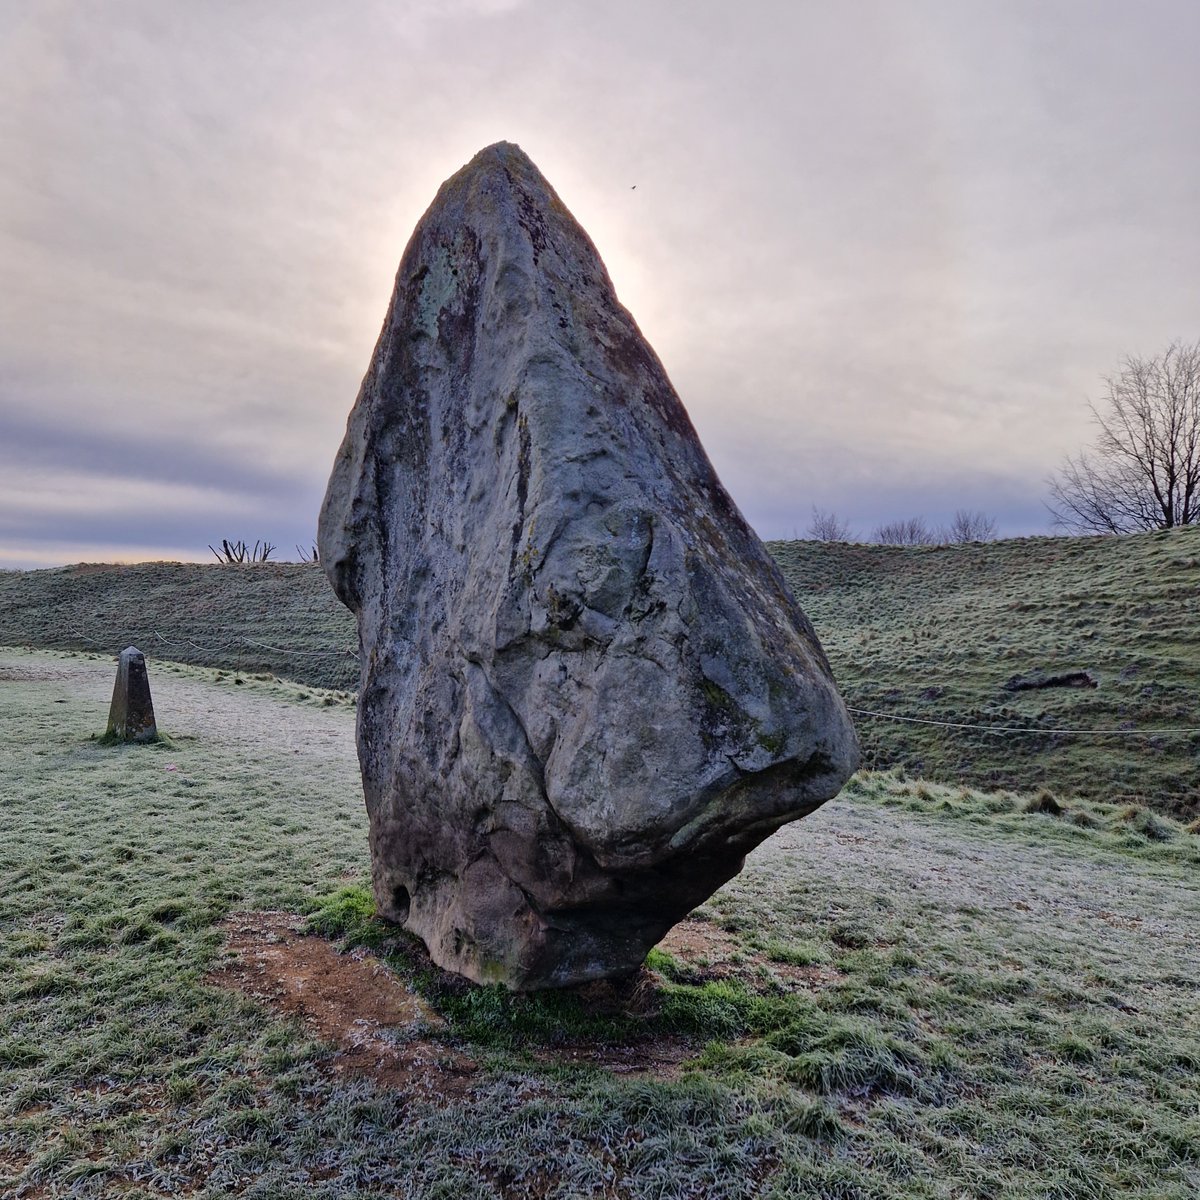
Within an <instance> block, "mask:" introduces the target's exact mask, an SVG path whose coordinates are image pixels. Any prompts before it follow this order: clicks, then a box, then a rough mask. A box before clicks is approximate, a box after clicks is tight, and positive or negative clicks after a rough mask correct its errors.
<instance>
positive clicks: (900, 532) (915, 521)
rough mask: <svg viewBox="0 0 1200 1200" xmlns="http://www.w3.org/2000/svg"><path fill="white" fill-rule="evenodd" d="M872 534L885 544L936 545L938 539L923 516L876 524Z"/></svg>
mask: <svg viewBox="0 0 1200 1200" xmlns="http://www.w3.org/2000/svg"><path fill="white" fill-rule="evenodd" d="M872 536H873V537H874V539H875V540H876V541H877V542H881V543H882V544H883V545H885V546H936V545H937V543H938V540H939V539H938V535H937V534H936V533H934V531H933V530H932V529H930V528H929V526H928V525H926V524H925V518H924V517H908V518H906V519H904V520H900V521H888V522H886V523H885V524H883V525H877V526H876V527H875V532H874V534H873V535H872Z"/></svg>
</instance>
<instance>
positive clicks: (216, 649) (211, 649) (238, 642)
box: [67, 626, 358, 659]
mask: <svg viewBox="0 0 1200 1200" xmlns="http://www.w3.org/2000/svg"><path fill="white" fill-rule="evenodd" d="M67 632H68V633H69V634H70V635H71V636H72V637H77V638H79V639H80V641H84V642H89V643H90V644H91V645H93V646H103V647H104V648H105V649H110V648H111V647H112V646H113V645H114V644H115V642H118V641H124V640H125V639H124V638H109V639H107V640H104V641H102V640H100V639H98V638H94V637H90V636H89V635H88V634H86V633H83V632H82V631H81V630H79V629H72V628H71V627H69V626H68V628H67ZM150 635H151V637H153V638H154V639H155V640H156V641H158V642H161V643H162V644H163V645H164V646H173V647H176V648H178V647H180V646H190V647H191V648H192V649H193V650H199V651H200V653H201V654H226V653H228V652H229V651H230V650H233V651H237V650H239V649H240V648H241V647H242V646H254V647H257V648H259V649H262V650H270V651H271V653H272V654H282V655H285V656H287V657H298V658H343V657H346V656H349V657H350V658H353V659H357V658H358V651H357V650H353V649H351V648H350V647H348V646H346V647H343V648H342V649H340V650H302V649H299V648H297V647H290V648H289V647H285V646H272V645H270V644H269V643H267V642H260V641H258V640H257V639H256V638H248V637H238V638H230V639H227V640H225V641H223V642H220V643H219V644H218V645H216V646H202V645H200V643H199V642H194V641H192V639H191V638H188V637H184V638H169V637H165V636H164V635H163V634H161V633H159V632H158V630H157V629H151V630H150Z"/></svg>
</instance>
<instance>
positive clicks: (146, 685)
mask: <svg viewBox="0 0 1200 1200" xmlns="http://www.w3.org/2000/svg"><path fill="white" fill-rule="evenodd" d="M105 737H107V738H111V739H112V740H113V741H117V742H152V741H154V740H155V739H156V738H157V737H158V728H157V726H156V725H155V724H154V703H153V701H151V699H150V676H149V675H148V674H147V673H146V656H145V655H144V654H143V653H142V652H141V651H140V650H138V649H137V648H136V647H134V646H127V647H126V648H125V649H124V650H122V651H121V657H120V660H119V665H118V667H117V682H116V685H115V686H114V687H113V698H112V707H111V708H110V709H109V710H108V730H107V732H106V733H105Z"/></svg>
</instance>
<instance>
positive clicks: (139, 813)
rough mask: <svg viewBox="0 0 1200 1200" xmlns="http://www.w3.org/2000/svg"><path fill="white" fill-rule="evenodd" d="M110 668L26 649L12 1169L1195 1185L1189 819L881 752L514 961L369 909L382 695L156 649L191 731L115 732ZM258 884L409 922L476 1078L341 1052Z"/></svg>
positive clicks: (458, 1180) (276, 1179)
mask: <svg viewBox="0 0 1200 1200" xmlns="http://www.w3.org/2000/svg"><path fill="white" fill-rule="evenodd" d="M111 675H112V670H111V663H110V662H109V661H107V660H106V659H104V658H102V657H100V658H96V659H94V660H88V659H83V658H79V657H77V656H55V655H51V654H13V653H8V652H0V813H3V818H4V828H5V836H4V838H3V839H2V840H0V1194H4V1195H6V1196H8V1195H12V1196H14V1197H24V1196H29V1197H33V1196H37V1197H42V1196H50V1195H73V1196H84V1197H87V1196H124V1197H137V1198H140V1200H145V1198H146V1197H163V1196H173V1195H180V1194H187V1195H194V1196H198V1197H201V1198H205V1200H207V1198H213V1200H215V1198H216V1197H224V1196H228V1195H244V1196H253V1197H263V1198H266V1197H270V1198H272V1200H288V1198H290V1197H297V1198H298V1197H301V1196H304V1197H315V1198H317V1200H322V1198H324V1200H334V1198H336V1200H348V1198H350V1197H384V1196H388V1197H394V1196H409V1197H422V1198H425V1197H454V1198H455V1200H463V1198H471V1197H480V1198H483V1197H488V1198H494V1197H527V1196H537V1197H560V1198H564V1200H565V1198H566V1197H579V1196H589V1197H591V1196H602V1197H604V1196H606V1197H631V1198H632V1197H656V1198H659V1200H667V1198H674V1197H711V1198H713V1200H721V1198H724V1197H750V1196H763V1197H778V1198H783V1197H788V1198H793V1197H797V1196H822V1197H839V1198H843V1200H868V1198H883V1197H928V1198H930V1200H934V1198H937V1200H942V1198H945V1200H950V1198H951V1197H968V1196H969V1197H995V1198H1001V1197H1003V1198H1012V1200H1017V1198H1018V1197H1020V1198H1022V1200H1023V1198H1026V1197H1030V1196H1039V1197H1072V1198H1075V1197H1084V1196H1086V1197H1096V1198H1106V1197H1114V1198H1115V1197H1118V1196H1120V1197H1155V1198H1156V1200H1171V1198H1175V1200H1184V1198H1185V1197H1191V1196H1194V1195H1195V1194H1196V1191H1197V1189H1198V1188H1200V1123H1198V1119H1197V1114H1198V1112H1200V1029H1198V1027H1197V1022H1196V1015H1195V1013H1196V1008H1195V1002H1196V995H1197V992H1198V991H1200V965H1198V964H1197V961H1196V957H1195V952H1194V951H1195V939H1194V933H1195V929H1196V926H1197V922H1198V921H1200V900H1198V898H1197V893H1196V890H1195V886H1194V880H1195V872H1196V867H1197V865H1198V864H1200V850H1198V849H1197V846H1198V845H1200V838H1197V836H1196V835H1195V834H1192V833H1188V832H1187V831H1186V830H1185V828H1184V827H1183V826H1182V825H1181V824H1179V823H1176V822H1173V821H1170V820H1168V819H1166V818H1164V817H1154V818H1152V819H1151V815H1150V814H1145V813H1143V814H1141V815H1138V814H1137V813H1132V814H1131V813H1129V812H1127V811H1125V810H1123V809H1120V808H1117V807H1113V806H1106V805H1097V804H1089V803H1086V802H1073V803H1071V804H1070V805H1068V806H1067V807H1066V808H1065V809H1064V810H1063V811H1060V812H1058V813H1057V814H1055V813H1054V812H1053V810H1052V808H1051V806H1050V804H1049V803H1048V802H1047V801H1046V799H1045V797H1042V798H1040V799H1039V798H1036V797H1032V796H1023V795H1012V794H1007V793H994V792H993V793H984V792H978V791H975V790H972V789H968V788H943V787H938V786H936V785H930V784H923V783H919V782H910V781H906V780H905V779H903V778H901V777H899V776H897V775H895V774H876V775H867V776H865V777H862V778H861V779H860V780H859V781H858V782H856V783H855V785H853V786H852V787H851V788H850V789H849V790H848V791H847V793H846V794H845V795H844V796H843V797H841V798H839V799H838V800H837V801H835V802H833V803H832V804H830V805H827V806H826V807H825V808H824V809H823V810H821V811H820V812H819V813H818V814H816V815H814V816H813V817H811V818H809V819H807V820H805V821H803V822H801V823H799V824H797V825H796V826H793V827H789V828H787V829H785V830H783V831H781V832H780V833H779V834H777V835H776V836H775V837H773V838H772V839H770V841H769V842H768V843H766V844H765V845H764V846H763V847H761V848H760V849H759V851H756V852H755V854H754V855H753V856H752V857H751V859H750V860H749V863H748V865H747V869H746V871H745V872H744V873H743V874H742V875H741V876H739V877H738V878H737V879H736V880H734V881H733V882H732V883H731V884H730V885H728V886H727V887H725V888H723V889H722V890H721V891H720V892H719V893H718V894H717V895H716V896H715V897H713V899H712V900H711V901H710V902H709V903H708V904H707V905H705V906H704V907H703V908H702V909H701V910H699V912H698V913H697V914H695V918H694V920H693V921H691V922H689V928H690V929H691V931H692V936H693V941H692V942H691V943H686V942H684V943H671V942H668V943H667V944H666V946H665V948H664V949H661V950H659V951H657V952H655V954H654V955H652V957H651V966H652V967H653V971H651V972H648V973H647V974H645V975H644V976H643V977H642V978H641V980H640V981H638V982H637V985H636V987H632V988H630V989H628V990H626V991H625V992H623V993H619V994H614V995H610V996H609V997H607V999H605V998H603V997H601V998H598V997H597V996H596V995H595V994H594V993H582V994H569V993H568V994H557V995H553V996H548V997H541V998H532V999H529V998H526V999H522V998H514V997H510V996H508V995H507V994H505V993H502V992H499V991H496V990H494V989H480V988H474V987H470V986H468V985H465V984H462V983H459V982H456V981H455V980H452V979H450V978H448V977H446V976H444V975H442V974H440V973H439V972H437V971H435V970H433V969H432V968H430V967H429V965H428V963H427V962H426V961H425V960H424V958H423V956H422V955H421V954H419V953H418V952H416V951H415V950H414V948H413V947H412V946H411V945H410V944H409V943H407V942H406V941H404V940H403V939H400V938H397V937H396V936H395V935H394V934H393V933H392V932H390V931H389V930H387V929H386V928H384V927H381V926H378V925H377V924H375V923H374V922H373V921H372V920H371V919H370V917H369V907H370V905H369V902H365V903H364V900H363V897H364V892H363V886H364V884H365V874H366V869H367V861H366V845H365V822H364V818H363V814H362V811H361V808H362V805H361V793H360V790H359V783H358V777H357V771H356V766H355V760H354V750H353V716H352V712H351V710H350V709H349V707H347V706H345V705H341V704H337V703H332V704H327V703H326V702H325V701H326V699H328V696H326V695H322V694H321V693H317V692H314V691H312V690H311V689H295V688H293V689H283V690H281V689H280V686H279V685H277V684H273V683H270V682H268V681H261V682H260V681H256V680H253V679H251V680H248V681H247V682H244V683H242V684H236V683H234V681H233V677H231V676H229V675H223V676H221V677H217V676H216V675H215V673H211V672H196V671H191V670H188V669H184V668H180V669H178V670H176V671H160V672H159V673H158V676H157V682H156V689H157V690H156V702H157V705H158V709H159V719H160V725H161V727H162V728H164V729H165V730H166V731H167V732H168V733H169V735H170V737H171V741H170V742H169V743H165V744H161V745H158V746H151V747H118V748H107V749H106V748H103V747H100V746H98V745H97V744H96V742H95V741H94V740H93V735H94V734H95V733H96V732H97V731H98V730H99V729H101V728H102V727H103V719H104V713H105V711H106V708H107V699H108V690H109V689H110V687H111ZM263 910H286V911H291V912H302V913H307V914H308V915H309V918H310V919H311V920H312V921H313V923H314V925H315V927H316V928H318V929H319V930H320V931H321V937H320V938H318V937H315V936H314V937H310V938H307V939H302V941H303V942H304V943H306V944H316V943H318V942H320V944H322V945H323V944H325V943H324V941H323V940H322V938H332V939H334V942H335V944H336V945H339V946H345V947H346V948H349V947H351V946H354V945H358V944H363V945H366V946H368V947H370V948H372V949H373V951H374V952H376V953H378V954H379V955H382V956H384V957H385V958H386V959H387V960H388V961H389V962H390V963H391V964H392V966H393V968H394V969H395V971H396V972H397V973H398V977H399V979H400V981H401V985H402V986H404V988H405V990H406V993H409V992H410V993H412V994H413V995H415V996H419V997H421V998H422V1002H423V1003H424V1004H425V1005H427V1006H428V1009H427V1011H428V1012H429V1013H430V1014H431V1015H430V1019H429V1021H427V1022H426V1024H425V1026H423V1027H422V1028H420V1029H401V1028H398V1029H395V1030H393V1031H392V1032H391V1034H390V1035H389V1036H390V1038H391V1041H392V1042H393V1043H394V1046H393V1047H392V1049H393V1051H394V1053H395V1054H397V1055H400V1056H401V1058H402V1061H404V1062H406V1063H408V1064H409V1065H410V1066H411V1065H412V1063H413V1062H414V1061H419V1062H423V1063H424V1064H425V1068H426V1070H427V1071H432V1072H433V1073H434V1074H435V1075H436V1074H437V1072H438V1071H442V1073H443V1074H445V1073H448V1072H450V1071H451V1068H453V1070H454V1071H457V1072H458V1073H459V1074H458V1078H459V1081H460V1082H459V1085H458V1086H456V1087H455V1088H454V1089H452V1090H450V1091H447V1092H443V1093H440V1094H438V1093H436V1092H435V1093H434V1094H432V1095H424V1094H422V1093H420V1092H419V1090H417V1089H415V1088H414V1087H412V1086H409V1087H403V1088H402V1087H397V1086H389V1085H387V1084H386V1083H385V1082H381V1081H380V1080H379V1079H378V1078H377V1077H375V1076H373V1075H372V1074H371V1073H370V1071H369V1070H366V1071H363V1072H355V1071H341V1070H339V1069H338V1064H339V1062H342V1061H344V1060H345V1059H346V1057H347V1055H348V1053H349V1052H348V1051H346V1050H345V1048H344V1047H343V1049H342V1051H341V1052H340V1053H339V1049H338V1047H337V1046H335V1045H331V1044H330V1043H329V1042H328V1040H327V1039H326V1038H324V1037H323V1036H321V1035H320V1034H319V1033H317V1032H314V1030H313V1029H312V1027H311V1025H310V1024H309V1023H307V1022H306V1021H304V1020H302V1019H300V1018H298V1017H296V1016H295V1015H290V1016H289V1015H288V1014H287V1013H286V1012H284V1011H281V1009H280V1008H279V1006H278V1002H277V999H276V998H273V996H272V995H271V994H267V993H266V992H264V994H263V995H262V996H259V997H255V996H248V995H246V994H244V993H239V992H238V991H236V990H232V989H230V988H229V987H227V986H220V985H219V984H218V982H217V981H216V980H215V977H214V975H213V972H214V970H216V969H218V968H220V967H221V966H222V964H223V963H224V962H225V960H226V955H227V951H226V949H225V945H226V940H225V939H226V934H227V931H228V928H229V924H228V918H229V916H230V914H233V913H242V914H247V915H244V916H243V917H242V918H240V919H241V921H243V922H248V921H250V922H252V921H253V920H254V914H255V913H261V912H262V911H263ZM267 949H268V950H270V949H271V947H267ZM356 953H358V954H360V955H361V953H362V951H361V950H359V951H357V952H356ZM339 960H340V961H342V962H345V963H347V964H352V963H354V962H359V961H365V960H360V959H356V958H355V957H354V954H349V953H348V954H343V955H340V956H339ZM406 1046H407V1047H408V1048H409V1049H408V1050H406ZM412 1046H416V1047H418V1049H419V1051H420V1054H419V1056H418V1058H417V1060H414V1058H413V1055H412V1053H411V1047H412ZM597 1048H599V1051H598V1050H597ZM585 1051H586V1052H585ZM375 1053H376V1052H375V1051H374V1050H372V1054H375ZM378 1053H379V1054H383V1053H384V1051H382V1050H381V1051H379V1052H378ZM406 1053H407V1054H408V1057H407V1058H403V1056H404V1055H405V1054H406ZM464 1064H468V1065H464ZM664 1064H665V1065H664ZM368 1066H369V1064H368ZM635 1068H636V1069H635ZM414 1069H415V1068H414Z"/></svg>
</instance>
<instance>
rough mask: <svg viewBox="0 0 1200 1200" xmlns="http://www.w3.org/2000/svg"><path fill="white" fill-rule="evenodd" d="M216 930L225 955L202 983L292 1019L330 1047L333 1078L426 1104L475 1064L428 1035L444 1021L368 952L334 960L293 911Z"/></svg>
mask: <svg viewBox="0 0 1200 1200" xmlns="http://www.w3.org/2000/svg"><path fill="white" fill-rule="evenodd" d="M224 927H225V930H226V935H227V938H228V942H227V945H228V948H229V950H230V951H231V952H232V954H233V956H234V957H233V959H232V960H231V961H230V962H229V963H227V964H226V965H225V966H223V967H221V968H220V969H219V970H217V971H214V972H213V973H212V974H210V975H209V976H208V981H209V982H210V983H215V984H217V985H218V986H220V987H228V988H233V989H235V990H237V991H240V992H242V993H244V994H245V995H247V996H250V997H251V998H253V999H255V1000H258V1001H260V1002H262V1003H264V1004H266V1005H268V1006H269V1007H270V1008H273V1009H275V1010H277V1011H279V1012H282V1013H285V1014H286V1015H288V1016H293V1017H298V1018H299V1019H300V1020H301V1021H302V1022H303V1023H304V1025H305V1026H306V1027H307V1028H308V1029H309V1030H311V1031H312V1032H313V1033H314V1034H316V1035H317V1036H318V1037H320V1038H321V1039H322V1040H323V1041H326V1042H329V1043H331V1044H332V1045H334V1046H336V1047H337V1048H338V1049H337V1053H336V1054H335V1055H334V1058H333V1060H332V1063H331V1066H332V1068H333V1070H334V1071H335V1072H338V1073H340V1074H351V1075H367V1076H370V1077H372V1078H374V1079H376V1080H378V1081H379V1082H380V1083H383V1084H386V1085H387V1086H389V1087H396V1088H402V1089H404V1090H405V1091H408V1092H420V1093H423V1094H425V1095H427V1096H428V1097H429V1098H431V1099H436V1100H444V1099H450V1098H457V1097H460V1096H462V1095H465V1094H466V1093H467V1092H468V1091H470V1089H471V1086H472V1081H473V1078H474V1076H475V1074H476V1073H477V1072H478V1070H479V1067H478V1064H477V1063H476V1062H475V1061H474V1060H473V1059H470V1058H468V1057H467V1056H466V1055H465V1054H462V1053H461V1052H460V1051H457V1050H455V1049H454V1048H453V1047H451V1046H449V1045H447V1044H446V1043H444V1042H442V1041H439V1040H437V1039H436V1038H434V1037H431V1036H430V1034H431V1032H432V1031H433V1030H436V1029H439V1028H442V1027H444V1025H445V1022H444V1021H443V1020H442V1018H441V1017H440V1016H438V1014H437V1013H435V1012H434V1011H433V1009H431V1008H430V1007H429V1006H428V1005H427V1004H426V1003H425V1002H424V1001H423V1000H422V999H421V998H420V997H419V996H416V995H414V994H413V993H412V992H411V991H409V989H408V988H406V987H405V986H404V984H403V983H401V982H400V980H399V979H397V978H396V976H395V975H394V974H392V972H391V971H389V970H388V969H387V968H386V967H385V966H384V965H383V964H382V963H381V962H379V960H378V959H376V958H375V957H374V956H373V955H371V954H369V953H368V952H366V951H365V950H361V949H359V950H353V951H351V952H349V953H347V954H342V953H339V952H338V950H337V948H336V947H335V946H333V945H332V944H331V943H329V942H328V941H326V940H325V939H324V938H321V937H317V936H314V935H310V934H305V933H304V932H303V919H302V918H300V917H298V916H296V915H295V914H293V913H285V912H259V913H235V914H233V915H232V916H230V917H229V918H227V919H226V921H225V925H224Z"/></svg>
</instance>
